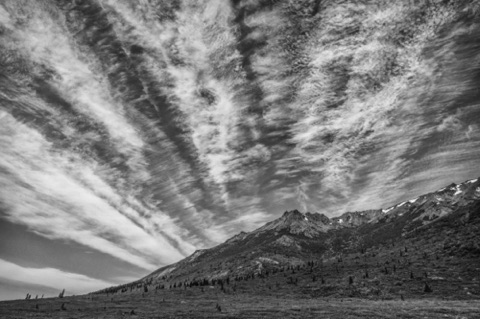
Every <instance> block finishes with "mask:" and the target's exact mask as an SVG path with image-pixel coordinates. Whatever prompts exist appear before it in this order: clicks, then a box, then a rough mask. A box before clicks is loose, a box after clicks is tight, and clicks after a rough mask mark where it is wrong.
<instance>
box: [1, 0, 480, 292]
mask: <svg viewBox="0 0 480 319" xmlns="http://www.w3.org/2000/svg"><path fill="white" fill-rule="evenodd" d="M479 14H480V4H476V3H475V1H472V2H471V3H469V2H467V1H443V2H441V3H440V2H438V3H437V2H435V1H430V2H422V1H395V2H391V1H386V0H384V1H381V0H372V1H344V0H329V1H316V0H310V1H308V0H301V1H300V0H289V1H278V2H275V1H261V0H258V1H253V0H235V1H233V0H232V1H226V0H199V1H186V0H184V1H180V0H169V1H148V0H142V1H140V0H138V1H130V0H86V1H76V2H69V1H65V2H63V1H53V0H37V1H27V0H3V1H0V52H2V54H0V300H1V299H15V298H24V296H25V295H26V293H30V294H32V296H36V295H37V294H38V295H39V296H40V295H42V294H44V295H45V296H55V295H57V294H58V293H59V292H60V291H61V290H62V289H64V288H65V289H66V294H67V295H71V294H80V293H86V292H91V291H94V290H98V289H101V288H104V287H107V286H110V285H114V284H121V283H126V282H130V281H133V280H135V279H138V278H140V277H143V276H145V275H147V274H148V273H150V272H152V271H153V270H155V269H157V268H160V267H162V266H164V265H167V264H171V263H174V262H176V261H178V260H180V259H182V258H184V257H186V256H188V255H190V254H191V253H193V252H194V251H195V250H196V249H204V248H209V247H212V246H214V245H217V244H219V243H221V242H223V241H225V240H226V239H228V238H229V237H231V236H233V235H234V234H236V233H238V232H240V231H251V230H254V229H255V228H257V227H260V226H262V225H263V224H264V223H265V222H267V221H270V220H273V219H275V218H277V217H279V216H280V215H281V214H282V213H283V212H284V211H285V210H290V209H299V210H300V211H303V212H306V211H310V212H319V213H324V214H326V215H327V216H330V217H333V216H338V215H341V214H342V213H344V212H347V211H358V210H366V209H377V208H385V207H389V206H391V205H393V204H395V203H398V202H401V201H403V200H406V199H409V198H414V197H416V196H418V195H420V194H423V193H427V192H430V191H434V190H436V189H439V188H441V187H443V186H445V185H448V184H450V183H452V182H462V181H464V180H467V179H471V178H476V177H479V176H480V169H479V168H478V167H479V164H480V107H479V103H480V102H479V101H480V90H479V88H478V81H479V79H480V40H479V39H478V36H477V35H478V34H479V32H480V24H479V22H478V21H480V20H479V19H478V15H479ZM475 21H477V22H475Z"/></svg>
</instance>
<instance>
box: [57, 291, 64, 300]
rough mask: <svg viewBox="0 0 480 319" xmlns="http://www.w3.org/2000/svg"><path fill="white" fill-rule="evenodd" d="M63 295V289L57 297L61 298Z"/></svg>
mask: <svg viewBox="0 0 480 319" xmlns="http://www.w3.org/2000/svg"><path fill="white" fill-rule="evenodd" d="M64 295H65V289H63V290H62V292H61V293H60V294H59V295H58V298H63V296H64Z"/></svg>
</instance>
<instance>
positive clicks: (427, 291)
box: [423, 282, 433, 293]
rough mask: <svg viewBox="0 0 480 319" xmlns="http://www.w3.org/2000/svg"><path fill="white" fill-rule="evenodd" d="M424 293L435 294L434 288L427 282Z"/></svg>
mask: <svg viewBox="0 0 480 319" xmlns="http://www.w3.org/2000/svg"><path fill="white" fill-rule="evenodd" d="M423 292H426V293H430V292H433V290H432V288H430V286H429V285H428V284H427V283H426V282H425V287H424V288H423Z"/></svg>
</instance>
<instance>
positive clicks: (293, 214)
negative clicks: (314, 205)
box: [281, 209, 305, 221]
mask: <svg viewBox="0 0 480 319" xmlns="http://www.w3.org/2000/svg"><path fill="white" fill-rule="evenodd" d="M281 218H282V219H284V220H285V221H294V220H305V215H304V214H302V213H300V212H299V211H298V210H296V209H294V210H291V211H285V213H283V215H282V217H281Z"/></svg>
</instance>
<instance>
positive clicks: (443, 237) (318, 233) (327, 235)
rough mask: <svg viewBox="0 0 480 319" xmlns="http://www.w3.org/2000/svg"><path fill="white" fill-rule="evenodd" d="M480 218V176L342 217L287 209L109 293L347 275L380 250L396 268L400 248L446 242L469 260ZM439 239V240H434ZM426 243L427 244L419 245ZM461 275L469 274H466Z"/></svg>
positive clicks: (475, 252) (479, 254) (476, 250)
mask: <svg viewBox="0 0 480 319" xmlns="http://www.w3.org/2000/svg"><path fill="white" fill-rule="evenodd" d="M479 215H480V181H479V180H478V179H475V180H469V181H466V182H464V183H461V184H458V185H457V184H451V185H449V186H447V187H445V188H442V189H440V190H438V191H436V192H432V193H428V194H424V195H422V196H419V197H417V198H415V199H412V200H409V201H405V202H402V203H399V204H396V205H394V206H392V207H388V208H386V209H378V210H369V211H364V212H348V213H345V214H343V215H341V216H339V217H335V218H328V217H326V216H325V215H323V214H318V213H305V214H303V213H301V212H299V211H297V210H293V211H287V212H285V213H284V214H283V215H282V216H281V217H280V218H278V219H276V220H274V221H271V222H269V223H267V224H265V225H264V226H262V227H260V228H258V229H256V230H254V231H252V232H250V233H246V232H241V233H239V234H237V235H235V236H233V237H232V238H230V239H229V240H227V241H226V242H225V243H223V244H220V245H218V246H216V247H213V248H210V249H205V250H198V251H196V252H195V253H193V254H192V255H191V256H189V257H187V258H185V259H183V260H181V261H179V262H177V263H175V264H172V265H169V266H166V267H162V268H160V269H158V270H157V271H155V272H153V273H151V274H150V275H148V276H146V277H144V278H142V279H141V280H139V281H137V282H134V283H132V284H129V285H124V286H121V288H119V287H113V288H109V290H108V291H110V292H115V291H118V290H119V289H122V290H123V291H126V290H127V288H126V287H130V288H132V287H137V288H141V287H146V286H149V285H152V286H154V287H156V288H157V289H158V288H174V287H176V286H177V285H179V284H180V285H182V284H183V285H190V286H191V285H198V284H199V283H201V284H211V283H215V282H218V281H220V282H223V281H226V280H230V279H232V280H233V279H235V280H238V279H239V278H242V279H243V278H251V277H255V276H264V275H265V273H267V274H268V273H269V272H277V271H284V270H285V269H293V268H295V267H297V268H298V269H301V268H302V267H306V265H314V264H316V265H317V264H318V263H320V264H321V265H330V267H334V268H332V269H335V272H336V275H338V276H340V273H342V271H345V270H340V269H339V268H338V266H337V265H336V264H335V261H338V260H340V261H341V260H343V257H345V258H346V259H347V260H348V259H349V258H350V259H352V260H355V264H351V265H350V266H352V265H358V260H356V259H355V258H357V259H358V258H359V256H358V253H362V254H365V252H367V251H377V252H376V253H372V255H376V254H378V255H380V256H384V257H381V258H383V259H380V260H377V262H376V263H377V264H379V263H386V265H388V263H389V262H390V261H389V258H388V257H387V256H389V254H398V251H395V252H394V251H393V250H394V249H395V248H393V247H396V245H397V246H398V245H404V246H405V252H406V251H407V248H406V247H407V246H411V247H415V249H416V253H417V255H416V256H417V257H418V256H420V257H421V256H423V255H422V254H426V253H427V251H430V252H431V251H437V250H438V249H440V248H439V247H440V246H438V245H440V244H443V245H444V247H446V248H442V249H444V250H442V251H440V252H436V255H437V256H438V254H447V255H451V256H460V257H459V258H463V257H462V256H465V255H468V256H470V255H472V256H473V257H474V258H477V259H479V258H480V246H479V242H478V239H477V237H476V235H475V234H477V233H478V232H479V231H480V222H479V220H480V218H479ZM427 237H428V238H427ZM431 238H436V240H434V241H432V242H430V241H429V240H430V239H431ZM418 243H424V244H422V245H421V246H420V247H419V245H418ZM442 247H443V246H442ZM452 247H453V248H452ZM382 251H383V252H382ZM430 252H429V253H428V254H430ZM462 254H463V255H462ZM352 256H353V257H352ZM400 256H402V252H400ZM417 257H416V258H417ZM420 257H418V258H420ZM405 262H406V261H405ZM408 262H409V263H412V262H415V261H412V260H409V261H408ZM372 263H373V262H372ZM460 264H461V263H460ZM350 266H348V267H347V269H350V268H349V267H350ZM371 266H372V265H370V266H368V263H365V265H364V267H367V268H368V267H371ZM312 267H313V266H312ZM355 267H356V266H352V267H351V269H350V270H349V271H352V272H355V271H358V269H357V270H354V269H356V268H355ZM398 267H400V266H398ZM422 267H423V266H422ZM425 267H426V266H425ZM429 267H430V266H429ZM312 269H313V268H312ZM382 269H383V268H382ZM385 269H387V268H385ZM422 269H423V268H422ZM425 269H427V268H425ZM428 269H430V268H428ZM451 269H453V268H451ZM430 271H431V269H430ZM458 271H459V272H461V269H459V270H458ZM322 276H323V274H322Z"/></svg>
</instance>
